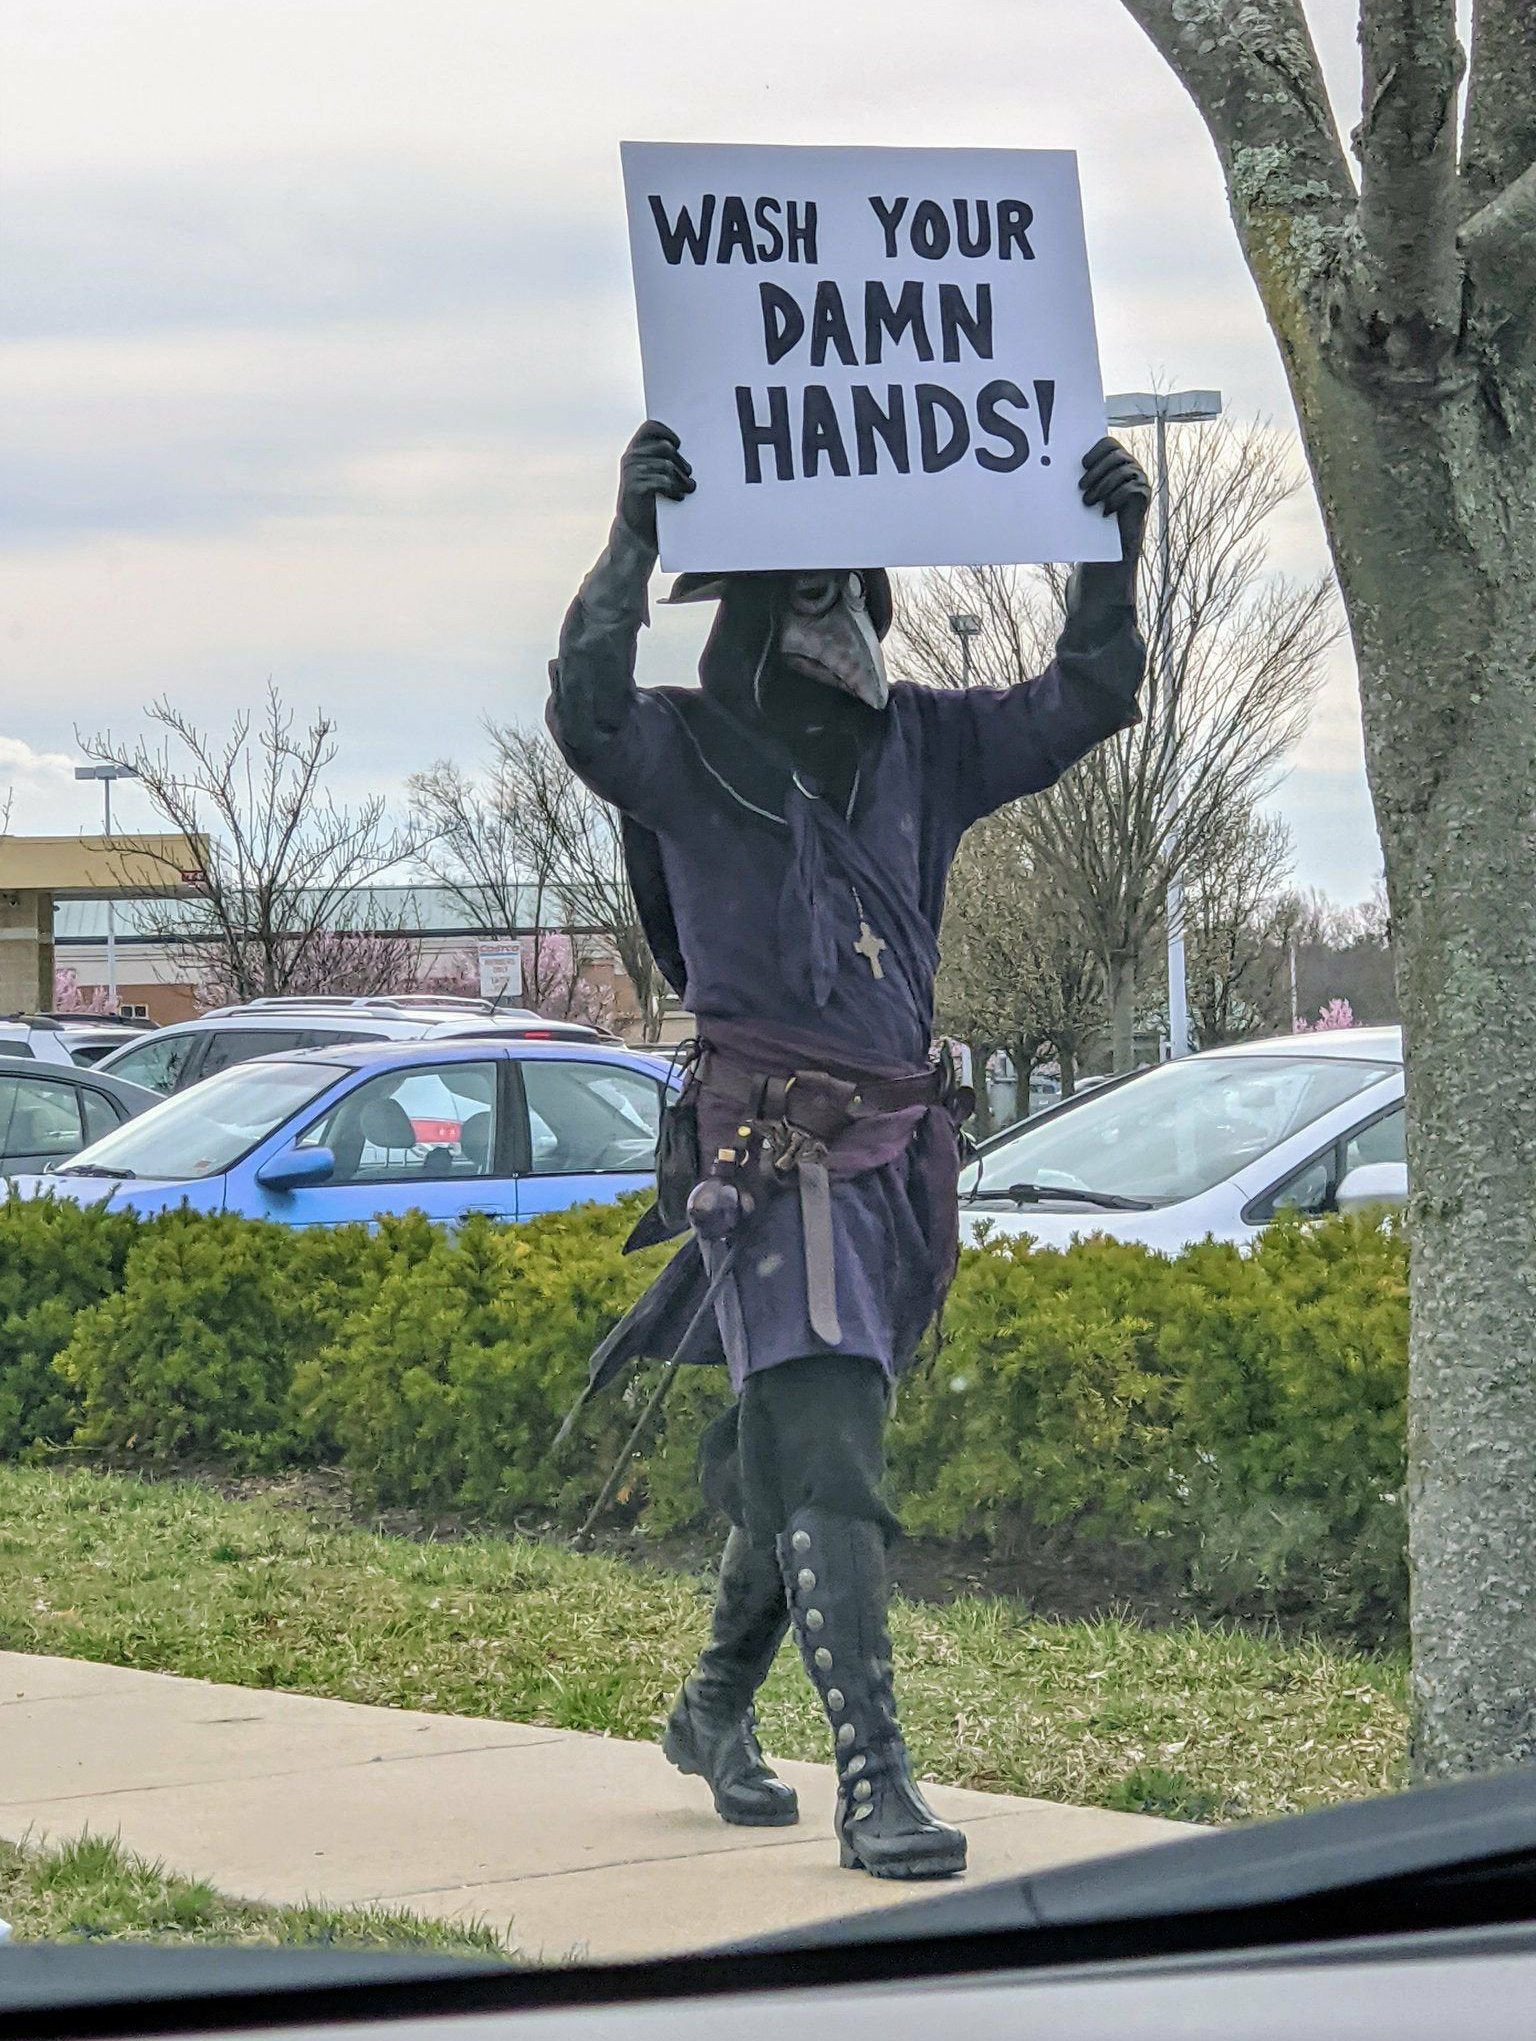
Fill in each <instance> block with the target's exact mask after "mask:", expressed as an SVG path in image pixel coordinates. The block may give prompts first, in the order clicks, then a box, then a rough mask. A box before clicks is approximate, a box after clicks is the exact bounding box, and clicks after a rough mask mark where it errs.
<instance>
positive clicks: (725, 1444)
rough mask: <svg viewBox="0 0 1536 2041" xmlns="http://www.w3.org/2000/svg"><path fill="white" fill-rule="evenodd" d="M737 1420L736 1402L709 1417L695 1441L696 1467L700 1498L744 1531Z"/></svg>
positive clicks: (744, 1505) (744, 1519)
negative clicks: (700, 1434) (714, 1416)
mask: <svg viewBox="0 0 1536 2041" xmlns="http://www.w3.org/2000/svg"><path fill="white" fill-rule="evenodd" d="M740 1419H741V1405H740V1404H739V1403H733V1404H732V1405H731V1406H730V1408H729V1409H727V1410H722V1411H721V1413H720V1415H719V1416H718V1417H716V1418H713V1419H711V1421H710V1423H709V1424H708V1425H706V1426H705V1428H704V1435H703V1437H702V1438H701V1439H700V1440H699V1453H698V1460H697V1462H696V1468H697V1473H698V1480H699V1487H700V1489H701V1491H702V1492H703V1496H704V1500H705V1501H706V1502H707V1503H708V1504H709V1505H710V1507H711V1509H717V1510H719V1511H720V1513H721V1515H722V1516H726V1517H729V1518H730V1520H731V1522H732V1523H733V1524H734V1525H735V1526H736V1528H737V1530H739V1531H744V1530H746V1529H747V1506H746V1498H745V1496H744V1494H743V1493H742V1482H741V1449H740V1441H739V1438H738V1429H739V1425H740ZM770 1542H771V1541H770Z"/></svg>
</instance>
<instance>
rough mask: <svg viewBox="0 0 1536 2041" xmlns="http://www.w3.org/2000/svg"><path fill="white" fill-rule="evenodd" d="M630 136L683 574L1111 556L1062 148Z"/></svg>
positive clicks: (663, 512)
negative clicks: (793, 144) (675, 472)
mask: <svg viewBox="0 0 1536 2041" xmlns="http://www.w3.org/2000/svg"><path fill="white" fill-rule="evenodd" d="M622 153H623V162H624V183H625V192H626V197H627V201H628V208H629V238H630V253H631V257H632V260H633V264H634V276H635V298H636V304H637V307H638V310H639V317H640V351H641V356H642V360H643V364H644V370H645V403H646V412H647V414H648V416H650V417H652V418H658V419H660V420H661V421H662V422H663V423H664V424H666V425H670V426H671V427H672V429H673V430H674V431H675V432H676V433H677V434H678V436H679V438H680V439H681V441H682V446H683V452H684V453H685V454H686V455H687V457H688V459H689V460H690V461H691V462H692V463H693V468H694V473H695V475H696V476H697V478H698V488H697V490H696V491H695V493H694V494H693V495H692V496H690V497H689V498H688V500H687V501H686V502H685V503H682V504H672V503H668V502H663V503H661V504H660V505H659V506H658V509H659V529H660V534H661V558H662V565H663V566H664V567H665V568H666V569H668V571H678V570H702V571H705V572H710V571H718V572H724V571H726V570H738V571H739V570H742V569H751V568H795V567H861V566H862V567H922V566H960V565H970V564H973V563H978V562H984V561H990V562H1019V561H1032V560H1063V561H1068V560H1116V559H1118V558H1119V557H1120V538H1119V531H1118V528H1117V526H1116V524H1115V522H1114V520H1113V519H1112V518H1106V517H1104V515H1103V514H1102V512H1100V511H1098V510H1086V509H1085V508H1084V507H1083V503H1082V500H1081V497H1080V496H1079V494H1078V486H1077V485H1078V479H1079V477H1080V475H1081V473H1082V457H1083V455H1084V454H1085V453H1086V452H1087V451H1088V449H1089V448H1090V447H1091V446H1092V445H1093V444H1094V442H1095V441H1096V440H1098V439H1100V438H1102V436H1103V433H1104V391H1103V385H1102V383H1101V381H1100V376H1099V357H1098V344H1097V341H1096V339H1095V336H1094V326H1093V301H1092V296H1091V292H1090V289H1089V281H1088V257H1087V251H1086V247H1085V244H1084V238H1083V215H1082V201H1081V198H1080V195H1079V192H1078V183H1077V158H1076V157H1075V156H1074V155H1073V154H1072V153H1071V152H1070V151H1068V150H1060V149H801V148H783V149H780V148H757V147H737V146H723V145H722V146H718V147H717V146H715V145H713V144H696V143H670V142H626V143H625V144H624V145H623V152H622Z"/></svg>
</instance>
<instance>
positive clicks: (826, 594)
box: [790, 574, 841, 617]
mask: <svg viewBox="0 0 1536 2041" xmlns="http://www.w3.org/2000/svg"><path fill="white" fill-rule="evenodd" d="M840 588H841V583H840V582H839V580H838V577H837V576H836V575H835V574H802V575H800V576H799V577H798V578H797V579H796V581H795V584H794V587H793V589H792V591H791V593H790V602H791V603H792V605H793V606H794V608H795V609H796V610H798V611H799V613H800V615H801V616H803V617H824V616H825V615H826V614H827V612H828V611H829V610H831V609H833V608H835V607H836V604H837V598H838V594H839V591H840Z"/></svg>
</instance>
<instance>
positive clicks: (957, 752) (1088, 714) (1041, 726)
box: [930, 564, 1147, 829]
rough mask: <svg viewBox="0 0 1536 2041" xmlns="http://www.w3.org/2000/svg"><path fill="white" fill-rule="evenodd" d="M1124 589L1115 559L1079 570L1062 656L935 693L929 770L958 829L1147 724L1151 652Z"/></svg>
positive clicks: (1058, 652)
mask: <svg viewBox="0 0 1536 2041" xmlns="http://www.w3.org/2000/svg"><path fill="white" fill-rule="evenodd" d="M1124 590H1125V576H1124V574H1123V573H1122V570H1121V568H1120V567H1119V565H1118V564H1112V565H1110V566H1108V567H1105V568H1099V567H1096V566H1083V567H1079V568H1078V569H1077V570H1076V573H1075V574H1074V576H1073V583H1072V587H1071V590H1070V593H1069V598H1068V610H1067V617H1066V621H1065V623H1064V624H1063V625H1062V631H1061V636H1060V637H1059V638H1058V640H1057V641H1056V656H1055V658H1054V659H1053V660H1052V661H1051V663H1050V665H1049V666H1048V667H1047V668H1046V670H1045V672H1044V673H1042V674H1041V675H1040V677H1039V679H1038V680H1026V681H1022V682H1021V683H1020V684H1019V685H1018V686H1016V687H973V688H965V689H961V690H959V691H958V692H954V693H950V692H947V691H946V692H940V691H937V690H936V691H935V693H934V697H933V701H932V703H931V705H930V706H931V707H932V709H933V711H934V712H935V713H934V723H933V727H934V733H935V738H936V740H937V741H936V746H935V748H936V751H937V754H938V755H937V756H936V757H934V758H933V759H931V761H930V771H931V773H932V776H933V778H934V780H935V782H937V785H938V786H939V787H942V788H943V790H944V793H945V794H947V798H948V804H949V805H950V806H951V807H952V811H953V814H954V819H955V821H956V822H957V824H958V826H959V827H960V828H961V829H967V828H969V827H970V825H971V824H972V823H973V822H978V821H980V819H981V817H982V816H983V815H990V814H991V813H992V812H993V811H994V809H997V808H1001V807H1004V806H1005V805H1006V804H1007V803H1008V802H1009V801H1017V800H1019V799H1020V798H1021V797H1022V796H1023V795H1025V794H1038V793H1042V792H1043V791H1044V790H1045V789H1046V788H1047V787H1049V786H1053V785H1054V784H1055V783H1056V781H1057V780H1059V779H1060V778H1061V776H1062V774H1063V773H1064V772H1066V771H1067V769H1068V768H1069V767H1070V766H1073V765H1076V763H1077V761H1078V760H1079V759H1080V758H1082V757H1084V756H1085V755H1086V754H1087V753H1088V752H1090V751H1092V749H1093V748H1094V746H1095V745H1096V744H1101V743H1102V742H1103V741H1104V739H1105V738H1106V737H1112V736H1114V734H1115V732H1116V731H1118V730H1128V729H1129V728H1130V727H1131V725H1132V724H1133V723H1139V722H1140V721H1141V710H1140V709H1139V708H1138V707H1137V703H1136V694H1137V690H1138V689H1139V687H1140V686H1141V680H1142V675H1143V673H1144V672H1145V670H1146V663H1147V650H1146V645H1145V643H1144V642H1143V640H1142V635H1141V632H1140V630H1139V629H1138V628H1137V624H1136V605H1135V603H1134V602H1133V601H1131V600H1129V599H1127V598H1126V596H1125V592H1124Z"/></svg>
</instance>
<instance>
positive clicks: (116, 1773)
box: [0, 1652, 1187, 1959]
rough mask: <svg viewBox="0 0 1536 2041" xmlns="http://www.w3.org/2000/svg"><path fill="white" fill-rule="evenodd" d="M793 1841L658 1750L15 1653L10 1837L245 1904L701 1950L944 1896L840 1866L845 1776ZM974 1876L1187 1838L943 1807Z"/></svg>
mask: <svg viewBox="0 0 1536 2041" xmlns="http://www.w3.org/2000/svg"><path fill="white" fill-rule="evenodd" d="M782 1770H783V1773H784V1776H785V1777H786V1778H788V1779H790V1780H792V1781H793V1783H794V1785H795V1786H796V1788H797V1789H798V1791H799V1794H800V1798H801V1805H802V1815H801V1822H800V1826H799V1827H798V1828H794V1829H768V1830H761V1829H759V1830H751V1829H731V1828H726V1827H725V1826H724V1825H723V1824H722V1823H721V1822H719V1821H718V1820H717V1819H716V1818H715V1815H714V1811H713V1809H712V1808H711V1806H710V1803H709V1797H708V1794H707V1793H706V1791H705V1790H704V1788H703V1786H702V1785H700V1784H699V1782H698V1781H697V1780H690V1779H683V1778H680V1777H679V1776H678V1775H677V1774H676V1773H675V1772H674V1771H673V1770H672V1769H671V1767H670V1766H669V1765H667V1764H666V1762H665V1761H664V1760H663V1758H662V1757H661V1754H660V1752H659V1751H658V1750H656V1749H655V1748H654V1747H653V1746H651V1745H648V1744H638V1743H623V1742H619V1741H617V1740H614V1739H609V1738H604V1737H595V1736H585V1735H582V1734H580V1733H578V1732H575V1731H570V1730H559V1729H536V1728H525V1727H522V1726H520V1725H519V1724H517V1723H513V1722H490V1721H485V1720H483V1719H479V1718H471V1717H466V1716H459V1715H421V1714H415V1713H410V1712H406V1711H404V1710H396V1709H391V1708H366V1707H359V1706H355V1705H354V1704H352V1703H350V1702H346V1701H321V1700H314V1699H311V1698H310V1697H309V1696H307V1695H302V1694H282V1693H271V1692H268V1691H266V1690H263V1689H255V1688H249V1687H225V1686H215V1685H212V1684H211V1683H207V1682H204V1681H201V1680H184V1679H173V1678H171V1677H169V1676H167V1675H165V1674H162V1673H144V1672H130V1671H126V1670H124V1669H123V1668H121V1667H118V1666H106V1665H95V1664H91V1663H89V1662H86V1661H83V1660H77V1659H65V1658H35V1657H31V1656H29V1655H26V1654H23V1653H19V1652H0V1835H3V1836H5V1837H6V1838H8V1839H10V1840H12V1841H15V1840H19V1839H20V1838H21V1837H22V1836H23V1835H31V1836H32V1837H33V1838H34V1839H35V1840H36V1839H41V1838H43V1837H51V1838H56V1839H62V1838H64V1837H68V1836H72V1835H78V1834H79V1833H80V1831H81V1830H82V1829H85V1828H89V1829H91V1830H92V1831H93V1832H95V1833H99V1834H113V1835H117V1836H120V1837H121V1839H122V1841H123V1843H124V1845H125V1846H126V1847H127V1848H129V1849H133V1850H137V1851H139V1852H141V1853H142V1854H144V1855H146V1856H150V1857H157V1858H161V1859H163V1860H164V1862H165V1863H166V1864H167V1865H168V1866H169V1867H170V1868H171V1869H173V1870H176V1871H180V1872H184V1873H187V1874H189V1875H192V1876H196V1877H202V1878H207V1879H208V1880H210V1881H211V1882H212V1883H213V1884H215V1885H217V1886H218V1887H220V1888H221V1889H222V1890H223V1891H225V1892H228V1893H231V1894H233V1895H236V1896H239V1897H244V1898H251V1899H267V1900H299V1899H306V1898H310V1899H324V1900H326V1901H328V1902H330V1903H332V1904H354V1905H355V1904H360V1903H365V1902H369V1901H377V1902H379V1903H380V1904H385V1905H389V1906H392V1907H402V1908H409V1909H410V1910H412V1911H414V1912H417V1913H422V1914H429V1915H432V1916H435V1917H437V1918H439V1919H453V1918H472V1917H481V1918H484V1919H486V1920H488V1921H489V1922H490V1923H491V1925H492V1926H494V1927H495V1928H497V1929H499V1930H501V1931H504V1932H505V1933H506V1934H507V1935H508V1938H509V1940H510V1941H511V1942H512V1943H513V1944H515V1945H516V1947H517V1948H519V1949H520V1950H521V1951H522V1952H524V1953H525V1954H528V1955H543V1956H545V1957H547V1958H551V1959H558V1958H562V1957H565V1956H568V1955H572V1954H581V1955H585V1956H587V1957H589V1958H592V1959H598V1958H603V1957H621V1956H644V1955H659V1954H663V1953H666V1952H670V1951H675V1950H686V1949H698V1948H701V1947H704V1946H706V1945H708V1944H710V1943H716V1942H728V1941H731V1940H733V1939H736V1938H740V1937H743V1936H746V1935H750V1934H754V1933H759V1932H766V1931H770V1930H773V1929H776V1928H784V1927H793V1926H798V1925H800V1924H802V1923H805V1922H808V1921H815V1920H824V1919H830V1918H833V1917H835V1916H836V1915H839V1914H846V1913H852V1912H855V1911H858V1910H862V1909H866V1908H870V1907H876V1906H892V1905H900V1904H901V1902H902V1900H903V1899H905V1898H913V1897H917V1896H920V1895H925V1894H926V1895H931V1894H932V1893H933V1892H935V1891H936V1890H942V1889H943V1888H942V1887H935V1886H933V1885H917V1886H900V1885H892V1884H889V1883H883V1882H879V1881H876V1880H874V1879H871V1878H865V1877H860V1876H857V1875H855V1874H853V1873H850V1872H846V1871H840V1870H839V1869H838V1868H837V1852H836V1845H835V1843H834V1841H833V1839H832V1801H833V1782H832V1773H831V1770H830V1768H828V1767H823V1766H819V1765H802V1764H792V1765H785V1766H783V1767H782ZM932 1798H933V1803H934V1806H935V1807H936V1809H937V1810H938V1812H939V1813H941V1814H942V1815H944V1816H945V1817H946V1818H948V1819H949V1820H952V1821H959V1822H961V1823H962V1824H963V1825H964V1826H965V1828H966V1830H967V1831H968V1833H969V1835H970V1845H971V1872H970V1878H971V1880H972V1881H973V1882H975V1881H980V1880H984V1879H988V1878H1000V1877H1004V1876H1006V1875H1007V1874H1008V1873H1010V1872H1015V1873H1017V1872H1024V1871H1031V1870H1037V1869H1040V1868H1041V1867H1043V1866H1045V1865H1049V1864H1062V1863H1068V1862H1072V1861H1074V1860H1078V1859H1082V1858H1086V1857H1095V1856H1103V1855H1107V1854H1111V1853H1113V1852H1114V1851H1117V1850H1124V1849H1131V1848H1134V1847H1136V1846H1137V1845H1139V1844H1141V1843H1149V1842H1156V1841H1158V1840H1160V1839H1165V1838H1172V1837H1174V1836H1177V1835H1180V1834H1182V1833H1186V1832H1187V1831H1185V1830H1183V1829H1181V1828H1180V1827H1179V1826H1177V1825H1176V1824H1173V1823H1169V1822H1161V1821H1153V1820H1149V1819H1147V1818H1146V1817H1145V1816H1141V1815H1134V1814H1109V1813H1105V1812H1103V1811H1102V1810H1098V1809H1093V1808H1077V1807H1060V1806H1056V1805H1055V1804H1053V1803H1051V1802H1049V1801H1043V1800H1021V1799H1015V1798H1010V1797H1007V1796H1004V1795H1001V1794H991V1793H970V1792H961V1791H958V1790H956V1789H954V1788H951V1787H938V1788H935V1789H934V1791H933V1795H932Z"/></svg>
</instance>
